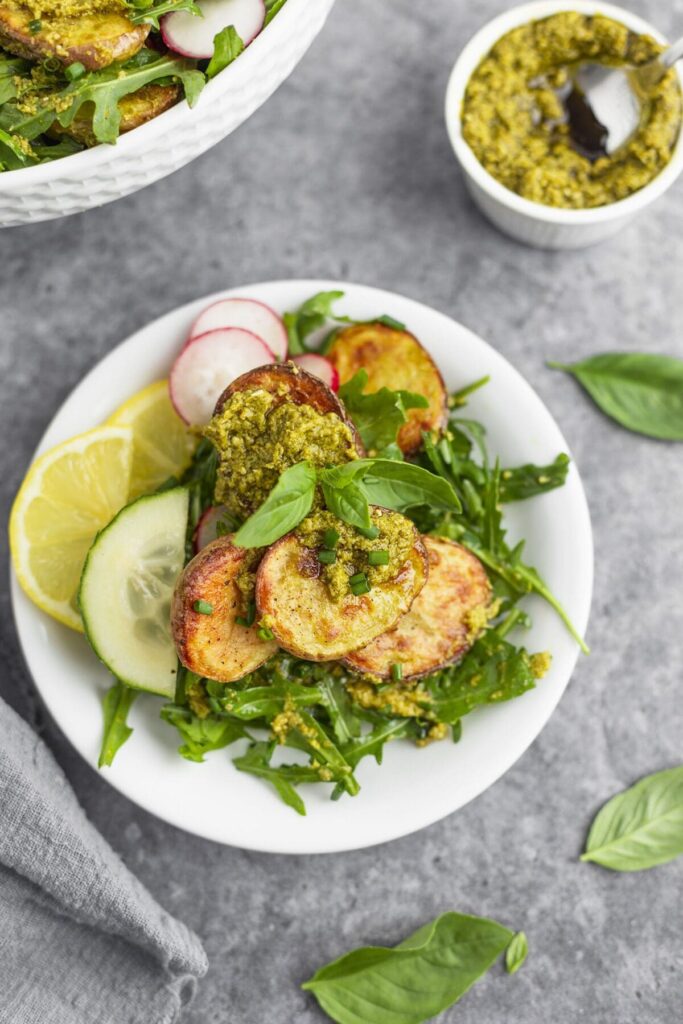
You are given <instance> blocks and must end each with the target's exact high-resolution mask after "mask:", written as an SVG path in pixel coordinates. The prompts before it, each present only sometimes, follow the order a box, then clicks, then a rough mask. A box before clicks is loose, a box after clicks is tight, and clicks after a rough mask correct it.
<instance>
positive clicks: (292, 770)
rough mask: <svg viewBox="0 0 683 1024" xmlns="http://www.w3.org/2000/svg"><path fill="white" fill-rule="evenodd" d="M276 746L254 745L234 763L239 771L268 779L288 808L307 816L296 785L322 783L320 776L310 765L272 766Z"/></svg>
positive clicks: (262, 743)
mask: <svg viewBox="0 0 683 1024" xmlns="http://www.w3.org/2000/svg"><path fill="white" fill-rule="evenodd" d="M276 746H277V744H276V743H275V742H273V741H271V742H270V743H266V742H261V743H252V745H251V746H250V747H249V749H248V751H247V752H246V754H243V755H242V756H241V757H236V758H234V759H233V762H232V763H233V764H234V766H235V768H237V770H238V771H240V772H248V773H249V774H250V775H257V776H258V777H259V778H260V779H266V780H267V781H268V782H270V783H272V785H273V786H274V787H275V789H276V790H277V793H278V795H279V796H280V799H281V800H282V801H283V802H284V803H286V804H287V806H288V807H292V808H293V809H294V810H295V811H296V812H297V814H301V815H302V816H305V815H306V805H305V804H304V802H303V800H302V799H301V797H300V796H299V794H298V793H297V791H296V790H295V788H294V785H295V784H299V783H302V782H320V775H319V773H318V771H317V770H316V769H315V768H311V767H309V766H308V765H298V764H283V765H277V766H273V765H271V763H270V759H271V757H272V756H273V751H274V750H275V747H276Z"/></svg>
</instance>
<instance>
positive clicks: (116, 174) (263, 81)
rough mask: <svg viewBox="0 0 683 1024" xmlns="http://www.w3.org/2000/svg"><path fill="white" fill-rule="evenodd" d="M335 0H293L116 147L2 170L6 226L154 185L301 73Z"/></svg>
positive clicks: (0, 210) (1, 212)
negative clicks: (183, 96)
mask: <svg viewBox="0 0 683 1024" xmlns="http://www.w3.org/2000/svg"><path fill="white" fill-rule="evenodd" d="M333 3H334V0H287V3H286V4H285V5H284V7H283V8H282V10H281V11H280V12H279V14H278V15H277V17H275V18H273V20H272V21H271V23H270V25H268V27H267V28H266V29H265V30H264V31H263V32H262V33H261V34H260V35H259V36H257V37H256V39H255V40H254V41H253V43H251V45H250V46H248V47H247V48H246V50H245V51H244V53H242V54H241V55H240V56H239V58H238V59H237V60H236V61H235V62H234V63H233V64H231V65H230V66H229V67H227V68H226V69H225V71H222V72H221V73H220V75H217V76H216V78H214V79H213V80H212V81H211V82H208V83H207V85H206V87H205V88H204V90H203V92H202V94H201V96H200V97H199V102H198V103H197V105H196V106H195V107H194V109H193V110H190V108H189V107H188V105H187V103H186V102H185V101H184V100H183V101H181V102H180V103H178V104H176V106H175V107H172V108H171V109H170V110H167V111H166V112H165V113H163V114H160V115H159V116H158V117H155V118H154V119H153V120H152V121H149V122H148V123H147V124H144V125H142V126H141V127H140V128H136V129H135V130H134V131H132V132H129V133H128V134H127V135H123V136H122V137H121V138H120V139H119V140H118V142H117V143H116V145H114V146H95V147H94V148H93V149H87V150H84V151H83V152H82V153H76V154H75V155H74V156H68V157H65V158H64V159H62V160H54V161H52V162H50V163H46V164H38V166H36V167H26V168H24V169H23V170H19V171H7V172H5V173H3V174H0V227H10V226H13V225H16V224H29V223H35V222H36V221H41V220H52V219H53V218H55V217H64V216H66V215H67V214H71V213H80V212H81V211H83V210H89V209H91V208H92V207H95V206H102V205H103V204H104V203H110V202H112V200H114V199H120V198H121V197H122V196H125V195H128V194H129V193H130V192H136V191H137V190H138V189H140V188H144V187H145V185H151V184H152V182H154V181H158V180H159V178H163V177H165V175H167V174H171V172H172V171H176V170H178V168H179V167H183V166H184V164H187V163H189V162H190V160H193V159H194V158H195V157H196V156H199V155H200V153H203V152H204V151H205V150H207V149H209V148H210V147H211V146H213V145H215V144H216V143H217V142H219V141H220V140H221V139H223V138H225V136H226V135H229V134H230V132H232V131H234V130H235V128H237V127H238V126H239V125H241V124H242V123H243V122H244V121H246V119H247V118H248V117H250V116H251V114H253V113H254V111H255V110H257V109H258V107H260V106H261V104H262V103H264V102H265V101H266V100H267V99H268V97H269V96H270V95H271V94H272V93H273V92H275V90H276V89H277V88H278V86H279V85H281V84H282V82H284V80H285V79H286V78H287V76H288V75H289V74H290V73H291V72H292V71H293V70H294V68H295V67H296V65H297V64H298V63H299V61H300V60H301V58H302V57H303V55H304V53H305V52H306V50H307V49H308V47H309V46H310V45H311V43H312V42H313V40H314V39H315V37H316V36H317V34H318V32H320V30H321V28H322V27H323V25H324V23H325V19H326V17H327V15H328V14H329V12H330V10H331V9H332V5H333Z"/></svg>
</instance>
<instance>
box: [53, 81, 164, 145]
mask: <svg viewBox="0 0 683 1024" xmlns="http://www.w3.org/2000/svg"><path fill="white" fill-rule="evenodd" d="M180 94H181V89H180V86H179V85H145V86H143V88H142V89H138V91H137V92H134V93H131V94H130V96H123V97H122V98H121V99H120V100H119V103H118V106H119V113H120V114H121V126H120V129H119V131H120V133H121V134H122V135H123V133H124V132H129V131H132V129H133V128H139V127H140V125H141V124H145V123H146V122H147V121H151V120H152V118H153V117H157V115H158V114H163V112H164V110H168V109H169V107H172V106H173V104H174V103H177V102H178V100H179V99H180ZM89 106H91V104H88V103H84V104H83V106H82V107H81V109H80V110H79V112H78V114H77V115H76V117H75V118H74V119H73V121H72V122H71V124H70V125H69V127H68V128H62V126H61V125H60V124H58V123H57V122H55V124H54V125H52V127H51V128H50V131H49V132H48V135H50V136H51V137H52V138H59V136H60V135H68V136H70V138H72V139H75V140H76V141H77V142H82V143H83V145H84V146H95V145H97V139H96V138H95V136H94V135H93V130H92V112H91V111H89V110H88V107H89Z"/></svg>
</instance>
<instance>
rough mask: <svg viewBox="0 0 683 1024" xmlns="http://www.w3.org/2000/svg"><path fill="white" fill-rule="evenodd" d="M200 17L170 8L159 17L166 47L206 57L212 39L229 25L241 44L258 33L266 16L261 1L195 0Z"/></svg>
mask: <svg viewBox="0 0 683 1024" xmlns="http://www.w3.org/2000/svg"><path fill="white" fill-rule="evenodd" d="M196 3H197V6H198V7H199V9H200V10H201V12H202V17H201V18H199V17H197V15H196V14H190V13H189V12H188V11H172V12H171V13H170V14H165V15H164V17H163V18H162V19H161V22H160V24H161V36H162V38H163V40H164V42H165V44H166V46H168V48H169V50H173V51H174V52H175V53H179V54H180V55H181V56H182V57H193V58H194V59H195V60H209V59H210V58H211V57H213V41H214V38H215V37H216V36H217V35H218V33H219V32H220V31H221V29H224V28H227V27H228V26H229V25H232V26H233V27H234V29H235V31H236V32H237V35H238V36H239V37H240V39H241V40H242V42H243V43H244V45H245V46H248V45H249V43H250V42H251V41H252V39H253V38H254V37H255V36H257V35H258V34H259V32H260V31H261V29H262V28H263V22H264V21H265V17H266V5H265V3H264V0H196Z"/></svg>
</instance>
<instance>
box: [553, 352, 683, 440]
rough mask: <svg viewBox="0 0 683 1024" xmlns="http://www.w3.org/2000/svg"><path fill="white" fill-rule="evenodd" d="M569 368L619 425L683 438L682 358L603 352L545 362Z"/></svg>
mask: <svg viewBox="0 0 683 1024" xmlns="http://www.w3.org/2000/svg"><path fill="white" fill-rule="evenodd" d="M548 366H549V367H551V369H553V370H564V372H565V373H570V374H572V375H573V376H574V377H576V379H577V380H578V381H579V383H580V384H582V385H583V387H584V388H585V389H586V391H587V392H588V394H589V395H590V396H591V398H592V399H593V401H594V402H595V403H596V404H597V405H598V406H599V407H600V408H601V409H602V411H603V412H604V413H605V414H606V415H607V416H610V417H611V418H612V419H613V420H616V421H617V423H620V424H621V425H622V427H626V428H627V430H633V431H634V432H635V433H637V434H645V436H646V437H654V438H657V439H658V440H661V441H683V359H675V358H674V357H673V356H660V355H653V354H651V353H646V352H607V353H605V354H604V355H598V356H592V357H591V358H590V359H584V360H583V361H582V362H579V363H572V364H571V365H567V364H564V363H548Z"/></svg>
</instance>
